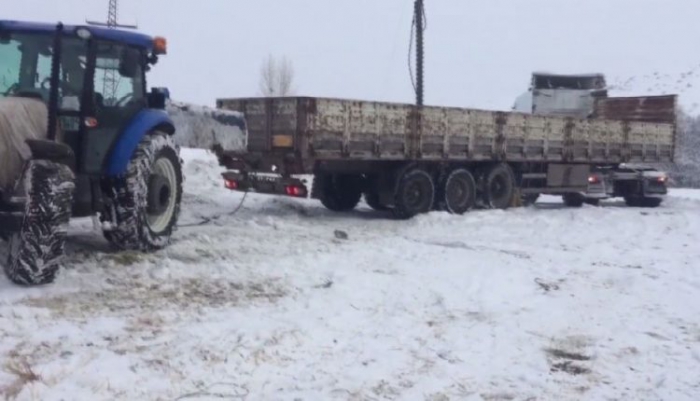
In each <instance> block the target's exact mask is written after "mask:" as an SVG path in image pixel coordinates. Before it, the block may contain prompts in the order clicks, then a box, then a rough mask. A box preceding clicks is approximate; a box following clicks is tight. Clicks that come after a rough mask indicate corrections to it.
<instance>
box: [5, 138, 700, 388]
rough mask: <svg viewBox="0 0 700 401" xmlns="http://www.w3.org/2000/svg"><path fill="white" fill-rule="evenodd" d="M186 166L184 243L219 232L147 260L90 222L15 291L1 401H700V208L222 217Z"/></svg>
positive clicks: (196, 155) (225, 196) (232, 202)
mask: <svg viewBox="0 0 700 401" xmlns="http://www.w3.org/2000/svg"><path fill="white" fill-rule="evenodd" d="M184 158H185V161H186V166H185V168H186V175H187V181H186V194H185V205H184V215H183V217H182V224H183V225H187V224H188V223H195V222H198V221H200V217H211V216H218V219H215V220H214V221H213V222H212V223H211V224H209V225H205V226H193V227H183V228H181V229H180V230H179V232H178V234H177V237H176V240H175V244H174V245H173V246H172V247H170V248H169V249H167V250H165V251H163V252H160V253H157V254H153V255H142V254H129V253H126V254H124V253H122V254H114V253H111V252H110V251H109V250H108V248H107V247H106V245H105V243H104V242H103V241H101V239H100V238H99V237H98V236H96V235H95V234H94V233H91V232H90V230H91V225H90V222H89V221H76V222H75V223H74V225H73V229H72V236H71V243H70V248H69V255H68V264H69V267H68V268H67V269H66V270H65V271H64V272H63V274H61V276H60V278H59V279H58V281H57V283H56V284H55V285H53V286H50V287H46V288H41V289H30V290H27V289H20V288H16V287H13V286H12V285H10V284H9V283H8V282H7V281H6V280H5V279H4V278H2V279H0V339H1V340H0V355H1V357H0V358H2V364H1V365H0V394H3V393H4V394H5V395H8V396H13V395H16V396H17V399H18V400H34V399H40V400H61V399H65V400H115V399H124V400H176V399H184V400H212V399H247V400H295V399H302V400H333V399H337V400H385V399H396V400H424V399H425V400H453V399H468V400H535V399H536V400H579V399H585V400H600V399H634V400H652V399H653V400H657V399H665V400H697V399H699V398H700V378H699V376H698V375H697V374H696V373H695V372H697V371H698V370H699V369H700V323H699V322H698V318H697V316H698V315H700V313H699V312H700V302H699V301H700V271H699V270H700V262H698V260H700V258H699V257H700V246H698V243H699V242H700V241H699V240H700V192H699V191H687V190H674V191H673V193H672V197H671V198H670V199H669V200H668V201H667V202H666V203H665V204H664V205H663V206H662V207H661V208H659V209H650V210H646V209H631V208H627V207H624V206H622V205H621V204H620V203H617V202H609V203H606V204H605V206H604V207H600V208H596V207H590V206H586V207H584V208H582V209H576V210H572V209H566V208H563V207H562V205H561V203H560V202H558V200H556V199H555V198H548V197H545V198H543V199H542V200H541V201H540V203H539V204H538V205H537V206H536V207H534V208H527V209H517V210H509V211H505V212H502V211H479V212H474V213H471V214H468V215H465V216H462V217H456V216H449V215H446V214H443V213H432V214H429V215H426V216H420V217H418V218H416V219H413V220H411V221H407V222H403V221H393V220H390V219H386V218H385V216H382V215H380V214H376V213H373V212H370V211H369V209H367V208H362V209H361V210H359V211H357V212H355V213H350V214H333V213H330V212H327V211H325V210H324V209H322V208H321V206H320V205H319V204H317V203H316V202H314V201H306V200H291V199H282V198H275V197H267V196H258V195H252V194H251V195H248V198H247V199H246V202H245V205H244V207H243V208H242V209H241V210H240V211H239V212H238V213H236V214H235V215H233V216H227V215H226V213H228V212H229V211H231V210H232V209H234V208H235V207H236V206H237V205H238V203H239V202H240V199H241V195H240V194H237V193H232V192H227V191H225V190H224V189H222V187H221V180H220V176H219V171H220V169H219V167H218V166H217V165H216V161H215V159H214V158H213V156H211V155H208V154H207V153H206V152H203V151H193V150H185V151H184ZM336 231H342V232H344V233H346V234H347V236H348V238H347V239H342V237H343V236H342V235H338V236H336V233H335V232H336ZM338 234H340V233H338ZM338 237H341V238H338ZM0 246H4V245H0Z"/></svg>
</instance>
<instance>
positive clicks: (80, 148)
mask: <svg viewBox="0 0 700 401" xmlns="http://www.w3.org/2000/svg"><path fill="white" fill-rule="evenodd" d="M165 53H166V41H165V39H164V38H160V37H156V38H152V37H150V36H147V35H144V34H141V33H136V32H130V31H123V30H116V29H109V28H103V27H94V26H67V25H62V24H58V25H54V24H41V23H29V22H16V21H0V99H5V100H6V101H7V100H10V99H12V98H18V97H21V98H33V99H37V100H40V101H42V102H43V103H44V104H45V105H46V107H47V112H48V119H47V130H46V135H47V139H49V140H55V141H58V142H61V143H64V144H66V145H68V147H69V148H70V150H71V151H72V153H73V158H74V160H73V161H72V163H71V164H72V165H71V167H72V169H73V170H74V172H75V173H76V184H77V186H78V190H77V193H76V196H77V199H76V200H77V202H76V204H75V210H74V214H76V215H88V214H91V213H92V212H94V211H95V210H96V209H99V205H96V203H99V199H94V197H93V196H92V195H93V194H94V193H95V190H94V189H93V188H91V187H92V186H95V185H99V183H98V180H99V177H103V176H105V175H108V176H109V175H115V174H118V173H119V172H120V171H119V167H120V166H121V165H122V164H124V161H123V160H115V159H118V158H120V157H122V158H123V155H118V154H115V151H118V150H119V149H120V146H121V145H120V140H121V139H122V137H123V134H124V133H125V131H128V130H129V128H130V126H131V125H133V123H135V122H136V123H138V120H139V119H142V118H140V114H142V113H143V112H144V111H147V110H154V109H155V110H161V111H162V109H164V107H165V94H164V93H163V92H162V91H160V90H154V91H153V92H151V93H147V90H146V72H147V71H148V70H149V69H150V67H151V66H152V65H154V64H155V63H156V62H157V61H158V56H159V55H162V54H165ZM164 121H165V120H164ZM96 201H97V202H96Z"/></svg>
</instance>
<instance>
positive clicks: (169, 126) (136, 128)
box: [105, 110, 175, 177]
mask: <svg viewBox="0 0 700 401" xmlns="http://www.w3.org/2000/svg"><path fill="white" fill-rule="evenodd" d="M155 129H159V130H161V131H163V132H165V133H167V134H169V135H173V134H175V126H174V124H173V121H172V120H171V119H170V116H168V114H167V113H166V112H165V111H163V110H142V111H140V112H139V113H138V114H137V115H136V116H134V118H133V119H132V120H131V122H129V124H128V125H127V126H126V128H125V129H124V131H123V132H122V134H121V135H120V136H119V139H117V141H116V143H115V144H114V146H113V147H112V151H111V152H110V155H109V157H108V158H107V163H106V165H105V174H106V175H107V176H110V177H114V176H119V175H122V174H124V173H126V169H127V167H128V165H129V161H130V160H131V156H132V155H133V154H134V152H135V151H136V147H137V146H138V145H139V142H141V139H143V137H144V136H146V135H147V134H148V133H150V132H152V131H153V130H155Z"/></svg>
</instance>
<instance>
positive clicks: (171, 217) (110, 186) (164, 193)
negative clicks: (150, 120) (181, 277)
mask: <svg viewBox="0 0 700 401" xmlns="http://www.w3.org/2000/svg"><path fill="white" fill-rule="evenodd" d="M182 183H183V175H182V160H181V159H180V156H179V147H178V146H177V145H176V144H175V142H174V140H173V138H172V137H171V136H170V135H167V134H165V133H162V132H154V133H152V134H151V135H146V136H145V137H144V138H143V139H142V140H141V142H140V143H139V145H138V147H137V148H136V151H135V152H134V154H133V156H132V157H131V161H130V162H129V165H128V167H127V172H126V174H125V175H124V176H123V177H117V178H113V179H109V180H107V182H106V183H105V186H106V196H107V198H108V199H109V202H107V207H106V210H105V213H104V214H103V215H102V220H103V221H107V222H111V223H113V224H114V226H113V227H109V228H108V229H106V230H105V231H104V236H105V238H106V239H107V241H109V242H110V243H111V244H112V245H113V246H114V247H115V248H117V249H119V250H138V251H153V250H158V249H162V248H164V247H166V246H168V245H169V244H170V241H171V237H172V235H173V233H174V231H175V230H176V229H177V221H178V218H179V215H180V203H181V201H182ZM154 203H155V204H154ZM113 220H116V221H113Z"/></svg>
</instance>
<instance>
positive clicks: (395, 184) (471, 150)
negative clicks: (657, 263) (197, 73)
mask: <svg viewBox="0 0 700 401" xmlns="http://www.w3.org/2000/svg"><path fill="white" fill-rule="evenodd" d="M541 78H543V77H541V76H537V77H535V78H534V79H541ZM552 78H553V77H552ZM559 78H560V81H562V82H553V81H554V79H550V80H549V83H546V82H547V80H546V79H542V80H541V81H540V84H538V85H533V87H532V89H531V92H533V93H535V94H537V93H538V91H540V90H542V92H539V93H542V94H546V93H547V90H549V89H543V88H540V86H545V85H548V86H551V87H552V88H554V89H558V91H555V92H554V93H557V96H561V99H562V100H560V101H556V102H550V103H549V104H551V105H552V106H553V107H551V110H550V111H551V112H544V109H542V108H540V109H538V110H535V112H533V110H532V109H530V110H513V111H488V110H479V109H471V108H457V107H437V106H417V105H412V104H401V103H390V102H375V101H365V100H352V99H334V98H318V97H259V98H224V99H218V100H217V107H219V108H222V109H228V110H236V111H240V112H242V114H243V116H244V117H245V131H246V135H247V146H246V148H245V149H244V150H240V149H227V148H225V147H223V146H215V147H214V151H215V153H216V155H217V157H218V160H219V163H220V164H221V165H222V166H224V167H225V168H226V171H225V172H224V173H223V179H224V184H225V186H226V187H227V188H229V189H231V190H235V191H251V192H257V193H264V194H274V195H283V196H292V197H301V198H305V197H311V198H314V199H318V200H320V201H321V203H322V204H323V205H324V206H325V207H326V208H327V209H329V210H332V211H336V212H344V211H350V210H353V209H354V208H355V207H357V205H358V204H359V203H360V200H361V199H362V197H364V200H365V201H366V203H367V205H369V206H370V207H371V208H372V209H375V210H381V211H390V212H391V213H392V214H393V216H395V217H396V218H400V219H408V218H411V217H413V216H416V215H418V214H421V213H426V212H429V211H431V210H443V211H447V212H449V213H452V214H463V213H466V212H468V211H469V210H472V209H474V208H478V207H481V208H495V209H507V208H509V207H512V206H513V205H515V204H518V203H521V202H523V203H528V202H532V201H534V199H536V198H537V196H539V195H540V194H551V195H560V196H562V197H563V199H564V201H565V203H566V204H567V205H568V206H581V205H582V204H583V203H584V202H585V201H586V199H587V197H586V194H590V193H592V192H591V190H592V189H593V190H594V189H595V186H596V185H599V184H601V183H602V182H599V180H603V181H605V180H608V181H609V182H608V184H609V186H608V187H605V188H604V189H603V193H605V194H614V195H615V196H621V197H623V198H624V199H625V201H626V202H627V204H628V205H630V206H641V207H656V206H659V205H660V204H661V201H662V199H663V196H664V195H665V194H666V193H667V185H666V176H665V175H664V174H663V173H660V172H656V171H650V170H648V169H637V168H635V167H634V164H635V163H669V162H672V161H673V159H674V153H675V143H676V122H675V103H676V97H675V96H648V97H640V98H613V97H608V96H607V94H606V91H604V90H601V89H600V88H599V86H600V85H599V83H595V82H593V84H592V85H589V86H592V87H591V88H581V89H580V90H579V89H576V90H571V91H569V90H568V89H566V86H567V85H568V86H571V85H569V84H570V81H571V80H567V79H564V77H559ZM573 81H576V80H575V79H574V80H573ZM579 81H586V80H585V79H583V80H579ZM591 81H594V80H591ZM574 85H579V84H578V83H576V82H575V83H574ZM561 91H566V92H568V95H567V94H561V93H559V92H561ZM562 95H563V96H562ZM577 96H578V97H579V98H580V99H578V100H579V101H574V99H573V98H575V97H577ZM567 99H568V100H567ZM581 99H583V100H584V101H580V100H581ZM540 100H541V99H539V98H538V97H537V96H535V97H534V98H533V102H531V103H532V104H543V102H541V101H540ZM545 103H546V102H545ZM562 106H564V107H562ZM630 166H632V167H630ZM309 175H311V176H313V179H312V180H311V181H312V185H311V188H309V185H308V184H309V183H308V180H305V179H304V177H307V176H309ZM610 177H613V179H612V181H611V180H610ZM593 192H595V191H593ZM606 196H607V195H606Z"/></svg>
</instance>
